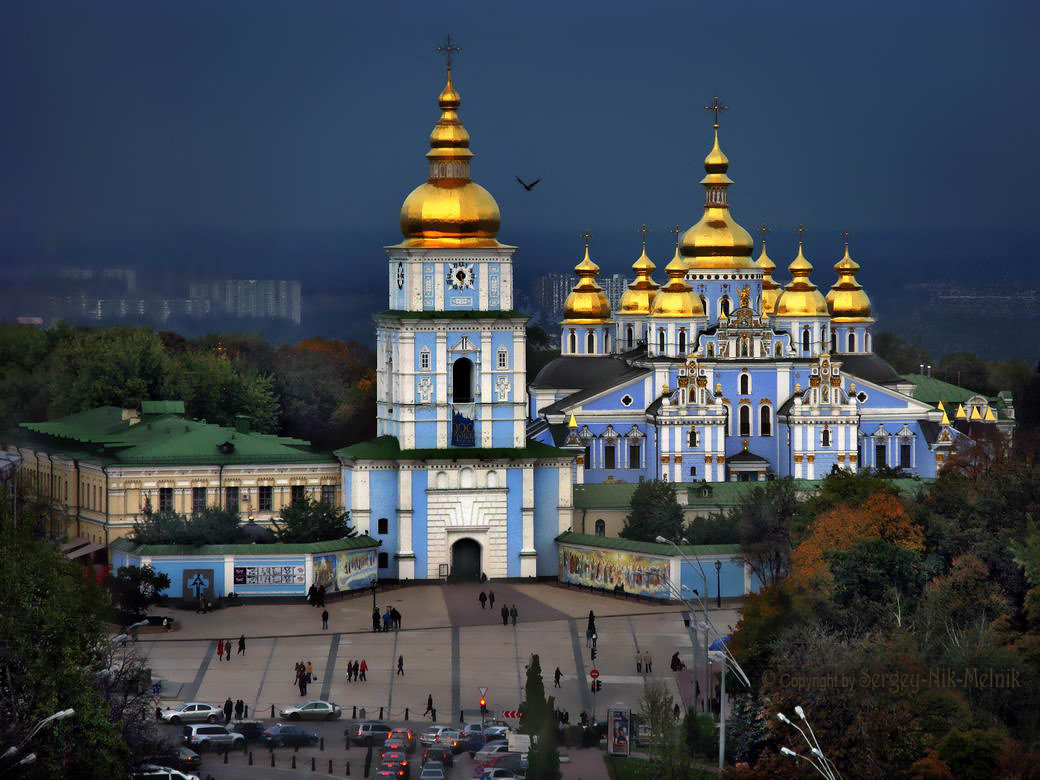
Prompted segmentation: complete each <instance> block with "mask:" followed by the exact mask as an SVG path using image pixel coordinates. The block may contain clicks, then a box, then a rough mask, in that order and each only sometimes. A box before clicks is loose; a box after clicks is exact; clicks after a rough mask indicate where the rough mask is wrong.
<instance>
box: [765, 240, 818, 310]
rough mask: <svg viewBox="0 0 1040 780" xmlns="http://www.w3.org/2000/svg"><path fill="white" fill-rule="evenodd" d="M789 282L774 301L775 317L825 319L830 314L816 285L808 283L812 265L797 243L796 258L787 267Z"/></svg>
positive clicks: (800, 245)
mask: <svg viewBox="0 0 1040 780" xmlns="http://www.w3.org/2000/svg"><path fill="white" fill-rule="evenodd" d="M787 270H789V271H790V272H791V281H790V282H789V283H788V285H787V286H786V287H785V288H784V291H783V293H781V294H780V297H779V298H777V301H776V315H775V316H777V317H790V318H798V317H826V316H828V315H829V314H830V312H829V310H828V309H827V301H826V300H825V299H824V297H823V294H822V293H821V292H820V291H819V289H817V287H816V285H815V284H813V283H812V282H811V281H809V274H810V273H812V265H811V264H810V263H809V261H808V260H806V259H805V255H804V254H803V252H802V243H801V242H800V241H799V242H798V256H797V257H795V259H794V260H793V261H792V262H791V264H790V265H789V266H787Z"/></svg>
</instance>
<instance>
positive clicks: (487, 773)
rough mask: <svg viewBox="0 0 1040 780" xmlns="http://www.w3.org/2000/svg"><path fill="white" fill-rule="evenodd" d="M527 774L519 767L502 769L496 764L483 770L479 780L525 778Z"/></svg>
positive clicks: (521, 779)
mask: <svg viewBox="0 0 1040 780" xmlns="http://www.w3.org/2000/svg"><path fill="white" fill-rule="evenodd" d="M526 777H527V775H526V774H525V773H524V771H523V770H519V769H502V768H500V767H497V766H493V767H490V768H488V769H485V770H484V773H483V774H482V775H481V776H480V780H526Z"/></svg>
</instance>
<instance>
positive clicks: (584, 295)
mask: <svg viewBox="0 0 1040 780" xmlns="http://www.w3.org/2000/svg"><path fill="white" fill-rule="evenodd" d="M574 272H575V273H576V274H577V275H578V283H577V284H576V285H574V289H573V290H571V293H570V295H568V296H567V300H566V301H565V302H564V304H563V321H564V322H569V323H575V324H582V323H586V324H598V323H601V322H606V321H608V320H609V319H610V301H608V300H607V294H606V293H605V292H603V289H602V288H601V287H600V286H599V285H598V284H596V274H598V273H599V266H598V265H596V264H595V263H594V262H592V260H591V259H590V258H589V245H588V244H585V258H584V259H583V260H582V261H581V262H580V263H578V264H577V265H576V266H574Z"/></svg>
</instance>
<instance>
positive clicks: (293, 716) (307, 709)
mask: <svg viewBox="0 0 1040 780" xmlns="http://www.w3.org/2000/svg"><path fill="white" fill-rule="evenodd" d="M281 712H282V717H283V718H285V719H286V720H335V719H336V718H338V717H339V716H340V715H342V714H343V710H342V709H340V707H339V705H338V704H334V703H332V702H331V701H320V700H319V701H308V702H304V703H303V704H300V705H297V706H295V707H283V708H282V711H281Z"/></svg>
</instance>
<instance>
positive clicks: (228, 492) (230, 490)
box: [224, 487, 238, 512]
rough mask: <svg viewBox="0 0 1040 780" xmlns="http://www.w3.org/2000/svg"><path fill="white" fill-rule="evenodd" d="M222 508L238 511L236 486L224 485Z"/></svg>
mask: <svg viewBox="0 0 1040 780" xmlns="http://www.w3.org/2000/svg"><path fill="white" fill-rule="evenodd" d="M224 508H225V509H227V510H228V511H229V512H237V511H238V488H237V487H226V488H224Z"/></svg>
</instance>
